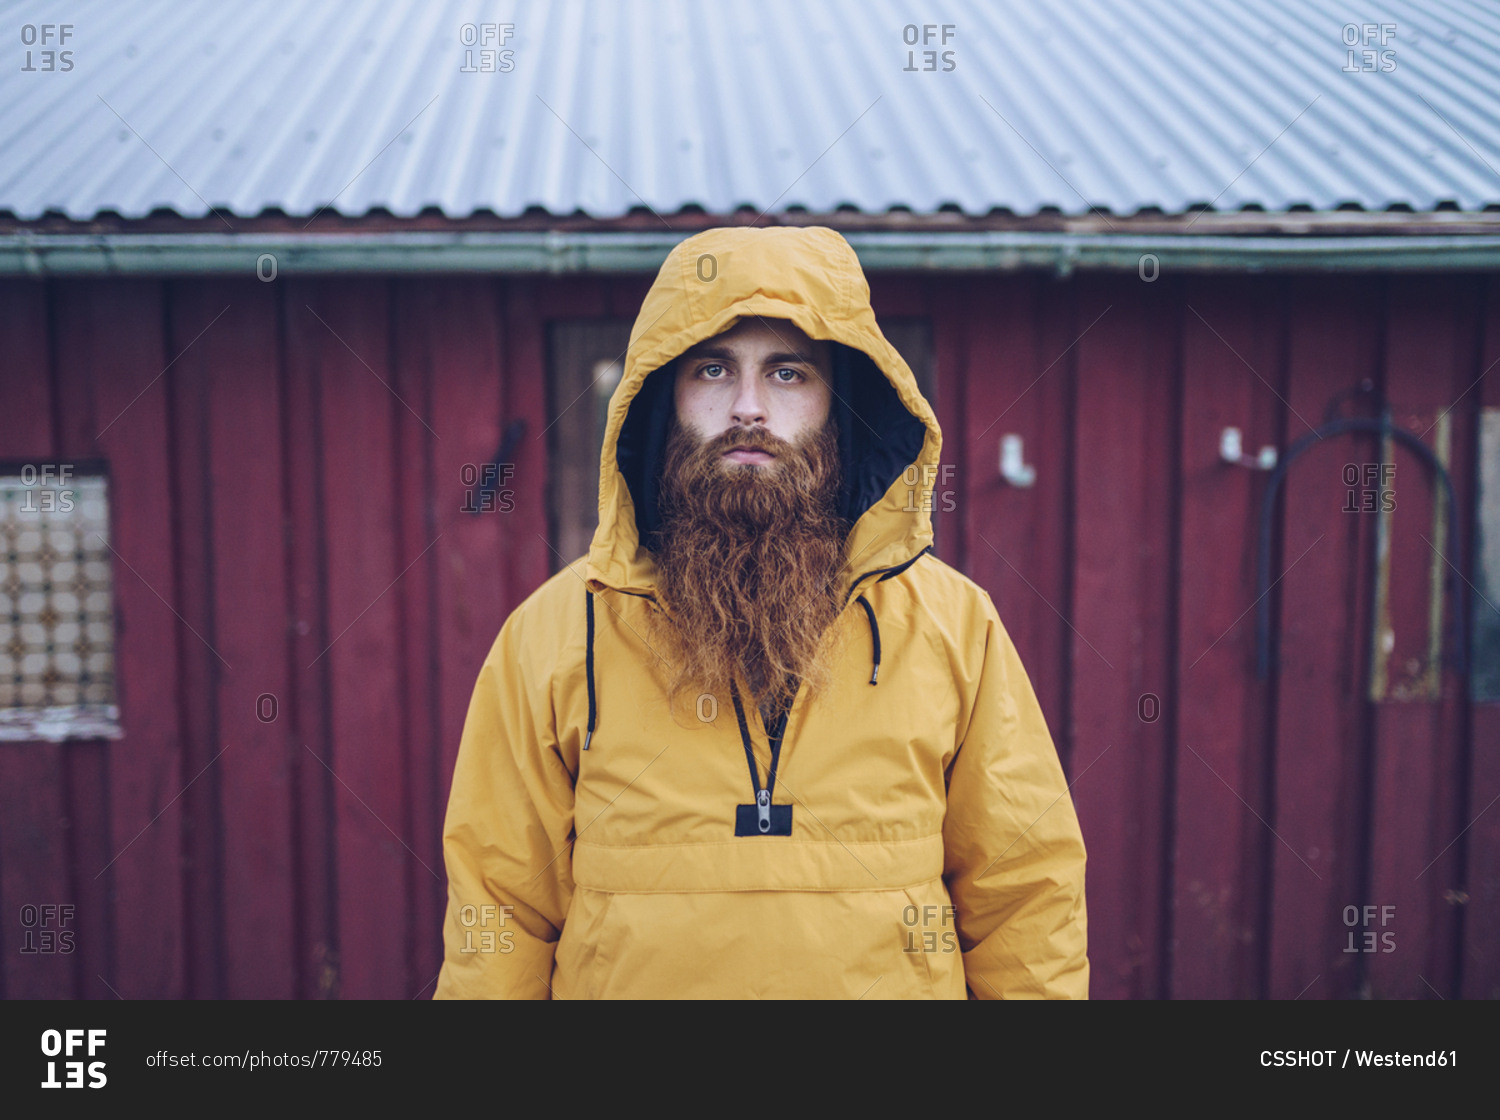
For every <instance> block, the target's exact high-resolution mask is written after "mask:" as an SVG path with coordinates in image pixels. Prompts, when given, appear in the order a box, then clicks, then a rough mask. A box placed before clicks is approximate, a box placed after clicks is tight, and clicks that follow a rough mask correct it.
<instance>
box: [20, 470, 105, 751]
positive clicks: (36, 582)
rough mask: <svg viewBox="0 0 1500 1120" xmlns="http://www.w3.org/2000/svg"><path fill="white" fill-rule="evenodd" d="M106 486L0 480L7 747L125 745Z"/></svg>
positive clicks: (23, 477) (39, 477)
mask: <svg viewBox="0 0 1500 1120" xmlns="http://www.w3.org/2000/svg"><path fill="white" fill-rule="evenodd" d="M108 501H109V495H108V482H107V480H106V479H105V477H104V476H103V475H82V476H80V475H77V474H75V473H73V472H72V471H71V470H70V469H68V468H62V469H61V470H60V469H58V468H57V467H55V466H52V467H40V468H38V467H33V466H28V467H25V468H23V469H22V470H21V471H20V472H6V473H3V474H0V740H16V739H49V740H53V741H58V740H62V739H97V738H109V739H117V738H119V737H120V734H121V732H120V727H119V709H118V708H117V707H116V705H115V654H114V618H113V612H112V607H113V594H112V591H111V587H110V571H111V567H110V559H111V554H110V550H109V546H108V544H107V543H106V542H107V541H108V539H109V505H108Z"/></svg>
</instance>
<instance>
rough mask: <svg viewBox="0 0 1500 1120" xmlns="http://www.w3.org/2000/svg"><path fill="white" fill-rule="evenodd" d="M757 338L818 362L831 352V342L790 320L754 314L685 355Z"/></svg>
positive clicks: (788, 352) (704, 341)
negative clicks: (829, 344)
mask: <svg viewBox="0 0 1500 1120" xmlns="http://www.w3.org/2000/svg"><path fill="white" fill-rule="evenodd" d="M752 340H754V341H757V342H760V343H762V344H764V345H769V346H774V347H776V348H777V349H779V350H783V351H785V352H786V353H787V354H788V355H792V354H796V355H800V356H801V357H803V358H805V359H807V360H808V361H815V360H817V359H818V358H820V357H821V356H822V355H823V354H825V353H826V352H827V347H828V343H826V342H820V341H818V340H817V339H814V338H810V337H809V336H808V335H806V334H805V333H803V331H802V329H801V328H800V327H798V326H797V324H796V323H794V322H792V321H791V320H790V319H766V318H760V317H751V318H745V319H741V320H740V321H739V322H737V323H736V324H735V325H734V326H732V327H730V328H729V329H728V330H726V331H720V332H719V333H718V334H716V335H714V336H713V337H712V338H705V339H704V340H703V341H702V342H700V343H698V344H697V345H695V346H692V347H690V348H689V349H688V350H687V351H686V352H685V354H684V355H683V356H684V357H696V356H698V355H700V354H703V353H706V352H709V351H713V350H715V349H718V348H721V347H723V346H725V345H728V344H734V343H741V342H749V341H752Z"/></svg>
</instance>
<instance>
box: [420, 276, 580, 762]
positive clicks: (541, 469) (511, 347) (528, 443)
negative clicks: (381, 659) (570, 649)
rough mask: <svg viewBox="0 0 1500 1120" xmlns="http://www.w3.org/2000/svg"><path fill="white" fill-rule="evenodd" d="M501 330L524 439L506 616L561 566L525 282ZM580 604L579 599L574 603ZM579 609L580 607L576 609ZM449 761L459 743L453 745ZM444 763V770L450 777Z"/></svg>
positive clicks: (537, 346) (542, 368) (507, 555)
mask: <svg viewBox="0 0 1500 1120" xmlns="http://www.w3.org/2000/svg"><path fill="white" fill-rule="evenodd" d="M501 298H502V299H503V300H504V304H503V320H502V321H503V323H504V329H503V333H502V335H501V345H502V346H503V348H504V350H503V355H504V362H505V371H504V376H503V378H502V380H501V389H502V394H503V396H502V400H503V404H504V409H505V412H504V416H505V422H506V423H507V424H509V423H510V422H511V421H513V420H521V421H523V422H524V423H525V425H526V438H525V439H524V440H523V441H522V443H521V445H520V447H519V448H518V449H517V453H516V479H515V482H516V485H515V491H516V506H517V508H518V509H521V510H525V511H527V516H526V522H527V525H526V531H525V532H517V533H514V534H513V535H512V538H511V541H510V543H509V544H508V545H507V547H506V548H505V550H504V553H503V564H502V571H503V572H504V574H505V590H506V611H507V613H509V612H510V611H511V610H514V609H515V608H516V607H517V606H518V605H519V604H520V602H521V600H523V599H525V598H526V596H528V595H530V594H531V593H532V592H533V591H535V590H536V589H537V588H538V587H540V586H541V585H542V584H543V583H545V582H546V580H547V577H548V576H550V575H551V574H552V573H553V572H554V571H556V570H557V568H558V567H560V566H561V565H562V564H564V563H567V562H568V561H571V560H573V559H575V558H574V557H571V556H570V557H568V558H567V560H558V559H557V558H556V556H555V555H554V554H553V551H552V547H551V545H554V544H555V542H549V541H548V540H547V528H546V509H547V472H548V469H549V463H548V461H547V443H546V439H545V437H544V436H543V435H542V433H543V432H544V431H545V430H546V427H547V421H548V420H549V419H551V418H550V417H549V416H548V415H547V394H546V377H547V357H546V323H545V320H544V319H543V317H542V316H541V314H540V311H539V308H538V301H537V298H536V297H535V296H534V294H533V291H532V286H531V285H530V284H529V283H528V282H527V281H525V280H524V279H514V280H507V281H505V282H504V286H503V288H502V295H501ZM579 603H580V604H582V599H580V600H579ZM580 609H581V606H580ZM451 749H452V751H453V757H454V758H456V757H457V754H458V744H457V743H456V742H455V743H453V744H452V748H451ZM452 761H453V759H452V758H450V759H449V760H448V771H449V773H451V772H452Z"/></svg>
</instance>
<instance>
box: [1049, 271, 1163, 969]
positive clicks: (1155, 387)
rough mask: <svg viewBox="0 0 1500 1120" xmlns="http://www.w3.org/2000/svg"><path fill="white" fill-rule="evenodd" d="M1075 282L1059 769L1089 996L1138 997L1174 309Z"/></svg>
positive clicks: (1148, 861) (1151, 861)
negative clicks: (1069, 791) (1065, 738)
mask: <svg viewBox="0 0 1500 1120" xmlns="http://www.w3.org/2000/svg"><path fill="white" fill-rule="evenodd" d="M1077 286H1078V295H1077V299H1078V303H1077V313H1076V318H1075V327H1074V338H1076V340H1077V341H1076V343H1075V344H1074V347H1073V350H1074V352H1075V353H1076V363H1077V368H1076V394H1075V396H1074V402H1073V403H1074V416H1075V424H1076V427H1075V430H1074V433H1073V440H1074V443H1073V463H1074V465H1073V476H1074V478H1075V479H1076V484H1075V487H1074V503H1073V540H1074V542H1075V544H1074V547H1075V554H1074V555H1075V564H1076V566H1075V569H1074V573H1073V576H1074V591H1073V601H1072V605H1071V619H1070V621H1071V627H1070V630H1069V633H1068V637H1069V639H1070V649H1071V656H1072V664H1073V672H1074V679H1073V686H1072V690H1071V694H1070V705H1071V712H1070V717H1071V721H1072V730H1071V737H1072V740H1073V742H1072V757H1071V760H1070V763H1071V765H1070V769H1069V774H1070V777H1071V778H1072V780H1073V782H1074V785H1073V800H1074V803H1075V804H1076V805H1077V806H1078V813H1079V817H1080V820H1081V822H1082V824H1083V830H1084V840H1085V842H1086V843H1087V844H1088V848H1089V933H1090V937H1089V942H1090V944H1089V952H1090V960H1091V962H1092V974H1091V984H1090V987H1091V994H1092V995H1094V996H1095V997H1096V998H1115V999H1125V998H1142V997H1150V996H1154V995H1157V994H1158V992H1159V990H1160V987H1161V978H1160V963H1161V962H1160V954H1159V952H1158V951H1157V946H1158V944H1159V941H1160V937H1161V920H1162V911H1163V907H1162V894H1161V892H1162V889H1163V884H1162V881H1161V867H1162V858H1161V857H1162V845H1163V829H1164V827H1165V818H1166V813H1167V810H1168V806H1167V805H1166V804H1165V798H1164V795H1163V783H1162V779H1163V776H1164V773H1165V757H1166V756H1165V747H1166V739H1165V735H1164V729H1165V728H1166V727H1167V726H1169V721H1168V720H1167V719H1165V718H1164V714H1165V713H1164V711H1163V707H1164V705H1166V704H1168V703H1170V702H1171V690H1170V688H1169V681H1170V679H1171V647H1170V644H1169V643H1170V626H1169V619H1170V617H1171V604H1172V591H1173V588H1172V565H1171V557H1172V554H1173V547H1172V546H1173V537H1172V512H1173V511H1172V501H1171V496H1172V475H1173V471H1174V468H1175V465H1176V460H1175V442H1174V429H1175V420H1176V410H1175V407H1174V402H1175V398H1176V393H1175V387H1176V384H1175V383H1176V368H1175V362H1174V357H1175V355H1174V352H1173V350H1172V347H1171V345H1170V340H1171V337H1172V330H1171V325H1172V323H1173V322H1174V321H1175V319H1174V312H1175V308H1174V307H1173V305H1172V302H1173V301H1172V298H1171V296H1172V291H1171V289H1170V287H1169V285H1168V284H1167V283H1166V282H1161V281H1158V282H1154V283H1150V284H1148V283H1145V282H1143V281H1141V280H1139V279H1138V278H1136V277H1130V278H1128V279H1118V278H1095V277H1087V278H1083V279H1080V280H1079V281H1077ZM1047 360H1049V361H1050V360H1052V359H1051V358H1050V357H1049V358H1048V359H1047ZM1037 388H1041V386H1040V385H1038V386H1037ZM1059 426H1060V425H1059ZM1036 516H1037V517H1042V516H1044V514H1042V513H1041V512H1038V513H1037V514H1036Z"/></svg>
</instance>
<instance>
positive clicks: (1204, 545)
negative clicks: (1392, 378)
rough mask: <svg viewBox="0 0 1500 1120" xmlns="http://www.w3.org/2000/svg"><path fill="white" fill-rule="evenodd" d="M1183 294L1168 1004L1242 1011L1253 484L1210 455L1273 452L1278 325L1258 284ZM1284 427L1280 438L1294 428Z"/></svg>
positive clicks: (1257, 484)
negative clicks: (1229, 439) (1240, 439)
mask: <svg viewBox="0 0 1500 1120" xmlns="http://www.w3.org/2000/svg"><path fill="white" fill-rule="evenodd" d="M1183 290H1184V303H1185V310H1184V313H1183V315H1182V323H1183V332H1184V334H1183V386H1182V406H1181V407H1182V424H1181V437H1180V445H1181V466H1180V471H1181V488H1182V497H1181V511H1180V514H1179V518H1180V521H1179V527H1178V532H1179V534H1180V540H1181V544H1180V553H1179V555H1180V561H1179V563H1180V573H1181V575H1180V584H1179V589H1178V594H1179V608H1178V626H1177V731H1176V759H1175V763H1174V779H1173V780H1174V799H1175V805H1176V808H1175V817H1176V824H1175V837H1174V856H1173V874H1174V881H1173V888H1172V889H1173V931H1172V945H1173V958H1172V976H1171V989H1170V991H1171V994H1172V995H1173V996H1176V997H1179V998H1220V999H1226V998H1236V999H1246V998H1253V997H1256V996H1259V995H1261V994H1262V988H1263V981H1264V966H1263V961H1264V951H1265V946H1264V944H1263V943H1262V936H1263V933H1264V907H1263V903H1262V895H1261V891H1262V886H1263V883H1264V879H1263V876H1264V875H1265V873H1266V869H1267V860H1268V858H1269V853H1270V847H1271V845H1274V844H1276V843H1277V840H1276V838H1275V836H1274V834H1273V831H1272V830H1273V829H1274V827H1275V821H1274V819H1273V818H1274V814H1273V812H1272V810H1271V806H1270V804H1269V790H1268V789H1267V788H1266V750H1265V747H1266V743H1265V740H1266V736H1267V713H1266V709H1265V701H1266V690H1265V689H1264V688H1263V687H1261V686H1259V685H1258V684H1257V683H1256V681H1255V676H1254V672H1255V668H1254V666H1255V660H1254V659H1255V613H1254V611H1253V610H1252V607H1253V605H1254V603H1255V596H1256V591H1255V526H1256V519H1257V515H1258V513H1259V509H1260V497H1261V494H1262V492H1263V489H1264V486H1265V475H1264V474H1263V473H1261V472H1258V471H1249V470H1245V469H1244V468H1242V467H1238V466H1231V465H1228V464H1226V463H1224V462H1223V460H1222V459H1221V458H1220V456H1219V442H1220V435H1221V433H1222V432H1223V430H1224V429H1225V428H1227V427H1236V428H1239V429H1240V431H1241V432H1242V433H1244V442H1245V445H1246V446H1247V447H1249V448H1252V449H1255V448H1259V447H1260V446H1261V445H1262V444H1267V443H1276V442H1277V434H1278V431H1279V425H1278V422H1277V420H1278V417H1279V415H1280V412H1281V409H1282V408H1283V405H1282V403H1281V400H1280V399H1279V396H1278V394H1280V395H1281V396H1284V393H1283V391H1282V389H1281V388H1280V385H1281V382H1282V378H1283V370H1282V369H1281V368H1280V350H1279V347H1280V344H1281V335H1282V330H1283V321H1282V318H1281V314H1280V307H1279V305H1278V301H1277V299H1276V291H1275V288H1274V287H1273V286H1272V285H1269V284H1267V283H1266V282H1265V281H1264V280H1260V279H1256V278H1240V277H1233V278H1221V277H1200V276H1192V277H1189V278H1187V279H1186V280H1185V282H1184V285H1183ZM1292 422H1293V424H1296V425H1297V427H1295V428H1291V429H1289V434H1291V435H1294V434H1296V433H1297V432H1298V431H1300V430H1302V428H1301V422H1300V421H1297V420H1296V419H1295V418H1293V421H1292ZM1282 567H1283V569H1284V567H1285V565H1283V566H1282ZM1280 574H1281V570H1278V571H1276V572H1274V573H1273V575H1280Z"/></svg>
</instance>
